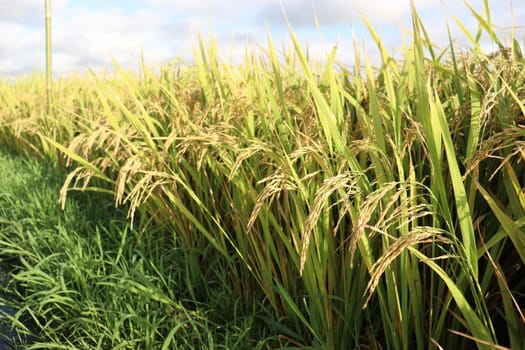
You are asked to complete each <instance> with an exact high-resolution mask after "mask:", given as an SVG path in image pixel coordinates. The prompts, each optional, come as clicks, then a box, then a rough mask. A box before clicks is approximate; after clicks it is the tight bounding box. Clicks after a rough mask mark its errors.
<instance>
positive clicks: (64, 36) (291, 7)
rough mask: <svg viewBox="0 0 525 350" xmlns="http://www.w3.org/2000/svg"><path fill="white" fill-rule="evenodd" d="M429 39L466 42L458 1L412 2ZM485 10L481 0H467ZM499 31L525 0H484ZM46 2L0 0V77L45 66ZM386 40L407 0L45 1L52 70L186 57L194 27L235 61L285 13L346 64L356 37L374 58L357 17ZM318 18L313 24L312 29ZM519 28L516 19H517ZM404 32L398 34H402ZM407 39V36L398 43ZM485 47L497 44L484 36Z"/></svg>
mask: <svg viewBox="0 0 525 350" xmlns="http://www.w3.org/2000/svg"><path fill="white" fill-rule="evenodd" d="M414 3H415V6H416V8H417V10H418V13H419V16H420V17H421V19H422V21H423V23H424V25H425V28H426V30H427V32H428V33H429V35H430V38H431V40H432V41H433V42H434V43H435V44H437V45H438V46H439V47H441V48H445V47H446V46H447V45H448V29H447V28H450V32H451V33H452V35H453V37H454V42H455V45H456V46H457V47H465V46H466V45H468V40H467V38H466V36H465V35H464V34H463V33H462V32H461V30H460V29H459V27H458V26H457V24H456V22H455V19H454V18H457V19H459V21H460V22H461V23H462V24H463V25H464V26H465V27H466V28H467V29H468V30H469V31H470V32H471V33H475V31H476V28H477V21H476V20H475V18H474V16H472V15H471V13H470V11H469V9H468V8H467V6H465V4H464V2H463V1H462V0H414ZM468 3H469V4H470V6H471V7H472V8H473V9H474V10H476V11H477V12H479V13H482V12H483V0H470V1H468ZM488 3H489V6H490V10H491V18H492V22H493V24H494V25H495V27H496V28H497V29H498V33H499V35H500V38H502V39H503V38H509V37H510V33H511V28H512V27H513V26H514V37H515V38H516V39H517V40H518V41H519V42H520V43H521V44H522V45H523V43H524V41H525V1H524V0H513V1H512V0H488ZM44 14H45V11H44V0H0V75H3V76H9V77H12V76H15V77H16V76H21V75H24V74H28V73H32V72H42V71H43V70H44V69H45V26H44ZM362 15H363V16H365V17H366V18H367V19H368V20H369V21H370V22H371V23H372V24H373V26H374V28H375V30H376V31H377V32H378V33H379V35H380V37H381V40H382V41H383V43H384V44H385V46H386V48H387V49H388V50H389V51H390V52H391V53H393V54H395V53H396V52H401V49H402V47H403V40H402V39H403V38H405V40H408V42H409V41H410V38H409V36H408V35H407V34H406V33H408V32H407V31H406V30H404V29H403V28H405V29H406V28H410V23H411V22H410V21H411V16H410V0H395V1H394V0H251V1H250V0H142V1H140V0H113V1H112V0H51V16H52V17H51V21H52V47H53V71H54V73H55V74H57V75H61V74H67V73H70V72H74V71H84V70H85V69H86V68H90V69H92V70H98V69H103V68H104V67H111V64H112V60H115V61H117V62H118V63H119V64H120V65H122V66H125V67H133V66H135V67H136V66H138V64H139V62H140V58H141V55H143V57H144V59H145V61H146V63H147V64H148V65H152V66H155V65H160V64H163V63H168V62H170V61H172V60H174V59H179V60H182V61H183V62H187V63H189V64H191V62H192V57H193V53H192V52H193V51H192V50H193V47H194V46H195V45H196V44H197V43H198V41H197V38H198V34H199V33H200V34H201V35H202V36H203V37H204V38H205V39H206V40H207V39H208V38H209V37H210V33H212V36H213V38H214V40H215V41H216V42H217V45H218V47H219V48H220V51H219V58H221V59H223V60H224V61H225V62H231V63H236V62H240V61H242V57H243V56H244V52H245V47H246V46H248V47H250V49H251V50H255V51H257V50H263V49H264V48H265V47H267V40H268V36H269V35H270V36H271V38H272V41H273V42H274V43H275V44H276V46H277V47H278V48H282V47H290V39H289V29H288V25H287V20H286V18H287V19H288V22H289V23H290V25H291V27H292V29H293V31H294V32H295V34H296V35H297V36H298V37H299V39H300V42H301V43H302V44H303V45H304V46H305V47H306V45H308V50H309V53H310V55H311V57H313V58H314V59H322V58H323V57H326V54H327V53H328V52H329V51H330V50H331V49H332V47H333V46H334V45H337V56H336V58H337V61H338V63H340V64H343V65H347V66H351V65H352V64H353V61H354V49H355V46H354V41H355V42H357V43H358V45H359V47H360V48H361V49H366V50H367V52H368V53H369V56H370V57H371V58H372V59H374V57H377V53H375V52H374V45H373V42H372V40H371V38H370V36H369V35H368V32H367V30H366V27H365V26H364V24H363V21H362V19H361V16H362ZM314 18H317V20H318V23H319V27H320V30H318V29H317V27H316V21H315V19H314ZM520 26H521V27H520ZM402 33H405V34H402ZM405 45H406V44H405ZM483 48H484V49H486V50H487V51H491V50H493V49H495V47H494V46H493V44H491V43H490V42H489V41H488V40H486V39H484V40H483Z"/></svg>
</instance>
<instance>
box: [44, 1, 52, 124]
mask: <svg viewBox="0 0 525 350" xmlns="http://www.w3.org/2000/svg"><path fill="white" fill-rule="evenodd" d="M44 1H45V8H46V17H45V19H46V96H47V114H48V115H50V114H51V82H52V79H53V74H52V72H51V3H50V1H51V0H44Z"/></svg>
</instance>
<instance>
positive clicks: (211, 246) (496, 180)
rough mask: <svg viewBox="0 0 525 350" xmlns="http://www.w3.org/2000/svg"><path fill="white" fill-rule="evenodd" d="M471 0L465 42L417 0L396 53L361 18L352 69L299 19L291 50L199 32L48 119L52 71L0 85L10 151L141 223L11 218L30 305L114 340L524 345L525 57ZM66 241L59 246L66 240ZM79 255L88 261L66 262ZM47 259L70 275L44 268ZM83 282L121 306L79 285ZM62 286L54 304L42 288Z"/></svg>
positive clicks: (74, 87) (88, 82) (98, 84)
mask: <svg viewBox="0 0 525 350" xmlns="http://www.w3.org/2000/svg"><path fill="white" fill-rule="evenodd" d="M471 10H472V16H473V18H475V19H476V21H477V22H478V30H477V31H476V33H469V32H467V31H466V30H465V29H464V27H463V26H462V24H461V23H459V21H458V24H459V26H460V28H462V29H463V30H464V34H465V37H466V38H467V39H468V40H469V41H470V43H469V47H468V48H465V49H464V50H463V51H458V50H457V48H454V47H453V46H452V39H451V46H449V47H444V48H439V47H438V46H437V45H435V44H434V43H433V42H432V41H431V38H430V37H429V36H428V33H427V32H426V30H425V28H424V24H423V23H422V22H421V20H420V18H419V17H418V14H417V12H416V10H415V8H412V25H413V28H412V31H413V33H412V42H410V43H409V45H407V46H406V47H403V48H401V50H402V52H403V56H402V59H401V60H396V59H394V58H393V57H392V56H391V55H390V54H389V53H388V52H387V50H386V49H385V47H384V46H383V44H382V41H381V38H380V37H379V36H378V35H377V34H376V33H375V31H374V28H373V27H372V26H371V25H370V24H369V23H368V22H367V21H366V19H364V21H365V24H366V25H367V26H368V27H369V31H370V33H371V34H372V37H373V38H374V41H375V44H376V45H377V47H378V49H379V51H380V52H381V62H380V64H379V65H377V66H376V67H374V66H373V65H372V64H371V63H370V58H369V57H367V56H366V55H363V54H362V51H361V50H360V48H359V47H356V59H355V61H356V65H355V67H354V68H353V69H352V70H349V69H346V68H345V67H344V66H341V65H339V64H338V63H337V62H336V60H335V49H334V50H333V51H332V52H330V53H329V54H327V59H326V61H324V62H322V63H320V62H312V61H311V60H310V59H309V58H308V55H307V54H306V53H305V52H304V50H303V49H302V48H301V46H300V44H299V42H298V40H297V39H296V37H295V36H294V34H293V31H292V30H291V29H290V34H291V38H292V45H291V46H290V47H288V48H284V49H283V51H282V52H277V51H276V49H275V45H274V43H273V42H272V40H271V39H269V40H268V48H267V50H266V51H264V52H249V51H248V50H247V51H246V57H245V61H244V62H243V63H242V64H241V65H238V66H234V65H231V64H228V63H223V62H219V60H218V58H217V55H216V46H215V44H214V42H213V39H212V38H211V39H210V40H209V42H208V43H206V41H205V40H204V39H202V38H200V40H199V42H198V45H197V46H196V49H195V60H194V62H195V64H194V65H191V66H187V65H184V64H180V63H177V62H176V63H172V64H169V65H166V66H163V67H160V68H158V69H151V68H149V67H146V66H144V65H142V66H141V70H140V72H138V73H137V72H132V71H125V70H123V69H121V68H120V67H119V66H118V65H116V66H115V70H114V71H113V72H110V73H105V74H102V73H100V74H87V75H85V76H77V75H70V76H67V77H64V78H61V79H57V80H56V81H55V82H54V85H53V86H54V95H53V96H54V100H53V101H54V102H53V103H54V106H53V108H52V110H53V111H54V112H53V114H52V115H48V114H47V113H46V108H45V106H46V104H45V103H44V101H45V80H44V79H43V77H41V76H32V77H28V78H25V79H20V80H19V81H17V82H16V83H15V84H10V83H3V84H2V86H1V89H0V103H2V105H3V106H4V107H3V109H2V110H1V111H0V125H1V128H0V139H1V140H2V141H3V143H4V145H5V147H9V148H11V149H16V150H18V151H19V152H21V153H25V154H29V155H33V156H36V157H38V158H40V159H44V160H47V161H49V162H52V163H53V164H57V166H58V167H59V168H61V169H63V170H65V171H66V172H67V177H66V178H65V179H64V178H62V179H60V180H59V182H62V183H63V185H62V187H61V189H60V190H59V189H58V187H56V188H55V195H58V193H60V202H61V204H62V205H65V208H66V211H67V210H68V209H67V208H68V206H69V205H73V206H74V205H79V203H84V205H85V206H86V208H83V209H82V210H80V212H82V213H83V215H84V214H86V215H87V213H88V212H89V211H90V210H91V209H89V208H90V206H93V205H94V203H98V201H100V199H99V198H105V199H106V200H107V202H100V203H107V206H106V208H107V210H105V214H107V213H108V212H112V210H110V209H109V208H113V204H114V205H115V206H117V207H119V208H124V210H127V214H128V218H127V219H129V221H128V220H126V219H125V215H124V216H120V219H119V220H117V221H116V223H118V225H117V228H115V224H113V225H108V226H103V227H105V228H104V229H102V228H99V229H98V230H97V228H96V227H98V226H97V224H93V225H94V228H92V229H90V230H88V229H86V230H85V231H86V232H89V233H86V232H84V233H82V232H80V233H78V234H81V237H83V238H82V239H85V240H87V241H86V246H85V249H86V251H85V252H84V251H82V252H80V251H79V250H78V249H79V248H78V247H79V242H80V241H79V239H77V238H74V237H75V236H74V233H75V232H77V231H76V229H75V226H73V228H72V229H71V230H70V229H68V228H66V227H64V225H65V224H61V225H55V226H56V227H55V228H53V229H51V231H49V229H47V230H46V229H38V230H37V229H32V228H31V226H29V229H25V228H23V227H25V226H23V222H24V219H19V220H14V221H13V220H12V224H11V225H10V226H9V227H10V228H9V230H10V231H9V232H8V234H7V235H5V237H4V238H2V240H3V241H4V240H5V242H7V243H6V244H7V245H6V249H14V248H10V247H11V246H13V247H19V245H21V244H23V245H22V247H23V249H22V248H20V249H19V248H16V249H17V250H15V251H14V252H13V255H14V256H19V257H20V258H19V261H20V262H21V264H19V265H21V267H22V268H25V269H26V273H22V274H21V277H20V278H19V279H18V280H17V279H16V278H14V279H13V281H16V283H19V284H21V285H22V286H23V287H24V288H22V289H23V290H28V289H29V290H30V291H31V290H32V291H33V292H30V293H29V294H27V297H26V299H28V300H29V301H31V302H33V300H40V302H35V307H34V308H32V309H31V310H33V309H36V310H39V313H41V314H40V316H39V317H33V319H34V322H36V323H39V324H46V322H50V323H49V325H50V326H49V327H41V328H44V329H46V330H47V331H48V332H51V333H50V334H55V332H56V333H57V334H61V335H60V337H63V338H60V339H59V340H58V339H55V341H56V342H58V341H62V342H63V341H64V339H68V341H70V342H79V341H80V342H83V341H86V342H91V343H90V344H95V343H96V344H98V341H102V340H97V342H95V341H94V340H93V339H94V337H95V338H96V339H99V338H98V336H97V334H103V337H104V338H103V339H104V340H103V342H107V343H104V344H102V345H101V346H102V347H105V346H110V347H111V346H117V345H116V344H121V343H122V344H123V343H124V342H125V341H132V342H133V341H138V342H141V344H140V346H142V347H146V348H147V347H156V346H158V345H153V344H154V343H155V342H156V341H157V339H162V340H160V341H159V342H158V343H155V344H159V345H163V344H164V341H165V340H166V339H170V340H169V341H171V339H177V341H182V342H184V341H188V342H189V343H190V344H186V343H181V344H180V345H179V344H178V345H174V344H171V343H170V344H167V343H166V345H167V346H173V347H177V346H181V347H184V346H188V347H191V346H196V345H195V344H199V345H198V346H204V347H206V346H209V347H212V346H215V345H216V344H219V343H220V344H222V343H221V342H224V343H225V344H226V345H225V346H226V347H230V346H231V347H234V344H233V343H235V342H236V341H237V340H239V339H245V338H242V337H248V338H246V339H248V340H247V341H244V340H243V341H242V343H243V344H249V345H244V346H248V347H256V346H258V345H257V344H259V341H261V342H262V343H261V344H260V346H261V347H266V346H268V347H288V348H291V347H294V346H295V347H306V348H313V349H351V348H360V347H361V348H371V349H427V348H428V349H433V348H437V349H439V348H445V349H459V348H472V347H475V346H477V347H478V348H480V349H502V348H516V349H518V348H523V347H524V344H523V341H524V340H523V337H522V336H521V335H522V334H525V325H524V324H525V317H524V312H523V305H524V300H525V299H524V297H525V282H524V280H523V279H521V278H519V276H521V275H522V274H523V263H524V261H525V241H524V238H523V237H524V236H525V234H524V232H525V231H524V230H525V229H524V226H525V221H524V219H523V218H524V217H525V195H524V193H523V188H524V187H525V178H524V174H525V168H524V161H525V155H524V154H525V153H524V142H525V128H524V125H525V117H524V115H525V106H524V104H523V101H524V100H525V65H524V58H523V53H522V51H521V48H520V46H519V45H518V44H517V41H516V40H515V39H514V38H510V40H509V41H508V42H509V43H510V46H509V47H506V46H505V45H504V44H503V40H502V39H500V38H498V37H497V36H496V34H495V33H494V31H493V25H492V22H491V17H490V11H489V6H488V1H484V8H483V10H482V11H481V12H479V13H478V12H476V11H474V10H473V9H471ZM482 37H486V38H489V40H490V41H491V42H492V43H493V45H494V47H496V48H497V50H496V51H495V52H494V53H493V54H488V53H486V52H483V51H482V50H481V49H480V47H481V38H482ZM62 180H63V181H62ZM30 187H31V188H33V187H32V185H30V182H28V183H27V184H26V185H25V189H24V190H23V191H25V192H29V193H30V195H35V191H28V190H27V189H28V188H30ZM39 192H43V193H45V191H43V190H42V191H40V190H39V191H36V193H39ZM88 193H89V196H88V197H86V196H87V194H88ZM91 195H96V196H100V197H91ZM93 198H97V199H93ZM55 199H56V197H54V198H53V200H52V201H54V200H55ZM52 201H46V203H51V202H52ZM110 201H111V202H110ZM71 203H73V204H71ZM75 203H77V204H75ZM90 203H91V204H90ZM110 203H111V205H110ZM45 208H46V207H45V206H44V207H43V208H42V209H32V212H35V215H37V216H38V215H39V214H38V213H39V212H45ZM54 208H55V210H58V208H57V207H54ZM119 210H122V209H119ZM44 217H45V218H46V217H48V216H44ZM56 217H59V216H58V214H57V216H56ZM95 217H97V218H98V216H95ZM101 217H102V216H101ZM19 221H21V222H22V223H20V222H19ZM81 221H82V222H86V223H89V222H93V221H94V220H93V216H91V215H87V216H86V217H85V218H84V219H82V220H81ZM95 221H96V220H95ZM32 225H33V224H32ZM119 225H122V226H119ZM131 225H132V226H131ZM81 227H83V226H81ZM131 227H133V229H131ZM28 232H29V233H28ZM72 237H73V238H72ZM51 239H53V240H63V242H61V244H60V245H59V247H62V250H57V251H55V250H53V253H51V251H50V244H49V243H46V242H49V241H50V240H51ZM10 242H15V243H16V242H17V243H16V244H15V243H10ZM53 247H55V245H53ZM63 247H69V248H68V249H67V250H64V249H63ZM64 256H71V260H72V261H78V262H77V263H76V265H74V264H73V263H71V265H72V266H80V267H79V268H78V269H76V270H75V269H74V270H71V269H69V268H65V267H64V266H62V267H61V265H60V264H58V263H57V261H56V260H57V259H58V258H62V257H64ZM22 258H23V259H22ZM28 261H29V262H30V263H27V264H26V263H24V262H28ZM57 264H58V265H57ZM78 264H80V265H78ZM36 266H37V267H38V269H35V267H36ZM67 266H69V265H67ZM48 267H49V268H51V269H52V270H54V271H59V272H60V273H59V274H58V275H57V274H50V272H49V271H48V270H45V272H44V273H43V274H42V273H40V272H41V271H42V270H41V268H48ZM27 271H30V272H27ZM79 271H80V272H79ZM61 274H62V275H61ZM26 276H29V277H26ZM57 276H58V277H57ZM60 276H62V277H60ZM79 276H80V277H79ZM25 278H29V280H30V281H32V282H27V281H26V280H25ZM87 278H89V279H95V280H97V282H96V288H95V287H94V288H91V289H90V291H95V292H96V293H94V295H95V297H98V296H100V295H102V296H103V297H104V298H106V301H105V302H106V303H107V304H108V305H110V306H111V308H110V310H115V311H109V312H107V313H106V312H104V311H103V309H102V308H101V307H100V303H101V301H97V302H96V303H94V304H88V306H86V304H85V303H84V302H85V301H84V299H83V298H80V297H79V294H78V293H77V292H76V291H75V292H73V293H70V291H71V290H73V289H71V288H72V287H71V286H70V285H71V284H75V283H77V284H78V283H80V284H82V283H85V282H86V279H87ZM83 281H84V282H83ZM13 283H15V282H13ZM39 288H40V289H39ZM49 290H53V291H54V293H55V294H57V293H56V291H59V292H60V293H58V300H56V299H52V300H55V301H56V303H55V302H54V303H46V302H45V301H42V299H39V298H40V297H41V296H46V295H47V296H49V295H48V294H46V292H45V291H49ZM124 291H127V292H128V294H125V295H126V296H128V297H130V295H133V296H134V297H136V298H138V299H136V300H138V303H137V304H132V306H128V304H129V303H130V302H131V301H130V300H131V299H128V298H127V297H121V295H122V294H123V292H124ZM47 293H49V292H47ZM80 295H81V294H80ZM130 298H131V297H130ZM108 300H109V301H108ZM144 300H148V302H145V301H144ZM185 300H190V301H191V302H190V303H193V304H190V306H187V304H185ZM64 301H67V302H65V303H64ZM196 301H199V302H200V303H198V302H196ZM181 303H182V304H181ZM29 305H31V304H29ZM64 305H68V306H69V305H71V306H72V307H73V308H74V309H75V310H76V311H75V312H74V314H75V315H76V317H77V318H73V319H75V320H77V321H75V322H73V321H71V320H70V318H62V317H63V316H61V315H63V314H64V312H65V311H64V309H65V306H64ZM191 305H193V306H191ZM195 305H197V306H201V307H202V308H200V307H197V306H195ZM86 310H88V311H86ZM206 310H214V311H210V312H208V311H206ZM203 312H204V314H203ZM86 313H87V314H86ZM86 315H87V316H86ZM243 315H249V316H243ZM88 316H89V317H95V321H93V319H92V318H89V317H88ZM56 317H58V318H59V319H60V320H61V321H64V320H66V319H67V320H68V321H67V322H65V321H64V322H65V324H66V325H67V329H68V331H67V332H68V335H69V337H65V336H64V335H63V333H61V329H62V327H63V326H62V325H63V323H62V322H54V321H55V318H56ZM99 317H100V319H99ZM188 319H189V320H191V322H190V321H187V320H188ZM185 322H186V323H185ZM187 322H189V323H187ZM230 322H233V323H230ZM259 322H262V323H259ZM86 324H93V327H90V328H89V329H90V330H91V331H88V332H87V333H85V334H84V333H83V332H84V331H83V330H84V329H85V327H86ZM185 324H188V327H189V328H188V327H185V326H184V325H185ZM223 324H228V325H229V326H227V327H225V328H224V327H222V326H221V327H218V328H217V326H216V325H223ZM250 326H251V327H252V328H250ZM247 329H255V333H249V332H248V333H246V332H245V330H247ZM95 330H96V331H95ZM181 332H182V333H181ZM217 332H218V333H217ZM232 332H233V333H232ZM179 333H181V334H182V336H181V338H179V337H178V335H179ZM236 333H237V336H235V334H236ZM53 336H55V335H53ZM56 336H58V335H56ZM172 336H176V337H175V338H172ZM124 339H126V340H124ZM130 339H131V340H130ZM236 339H237V340H236ZM169 341H168V342H169ZM239 343H241V341H240V340H239ZM203 344H204V345H203ZM79 346H80V345H79ZM127 346H130V347H133V346H137V344H128V345H127ZM217 346H218V345H217Z"/></svg>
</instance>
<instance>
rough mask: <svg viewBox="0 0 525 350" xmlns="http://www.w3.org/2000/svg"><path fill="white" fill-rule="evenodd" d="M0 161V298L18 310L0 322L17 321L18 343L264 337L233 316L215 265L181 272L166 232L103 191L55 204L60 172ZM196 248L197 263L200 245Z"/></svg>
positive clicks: (207, 343) (112, 344) (48, 345)
mask: <svg viewBox="0 0 525 350" xmlns="http://www.w3.org/2000/svg"><path fill="white" fill-rule="evenodd" d="M0 164H1V166H0V259H1V260H0V261H1V263H2V268H3V270H4V271H5V272H8V273H9V276H10V277H9V283H8V284H7V285H6V286H4V287H1V295H2V296H3V297H0V303H1V304H2V305H4V306H6V305H8V306H9V307H12V308H14V309H15V310H18V312H17V313H16V314H14V315H13V314H6V313H4V312H2V316H1V317H0V322H1V323H2V324H3V326H5V327H8V328H9V327H12V326H13V327H15V328H16V330H17V332H18V334H19V335H20V338H22V340H23V341H25V342H26V344H25V345H24V348H29V349H38V348H41V349H53V348H57V349H66V348H67V349H95V348H99V349H109V348H111V349H117V348H119V349H120V348H122V349H137V348H146V349H153V348H158V349H160V348H166V349H175V348H176V349H185V348H187V349H193V348H196V347H198V348H205V349H254V348H259V349H263V348H267V347H268V345H269V344H270V343H271V339H270V337H267V336H266V335H265V334H264V327H261V326H260V325H259V324H258V323H260V321H256V318H255V315H254V313H251V314H247V313H244V314H243V313H241V311H240V308H239V305H238V303H239V302H238V300H236V299H235V296H234V295H232V293H231V291H230V290H229V289H226V288H227V286H225V285H224V284H223V281H222V279H224V278H226V277H225V274H226V272H225V270H224V269H223V267H221V266H220V265H218V264H215V265H214V264H213V262H209V263H210V266H209V267H208V268H207V269H206V271H204V270H202V271H201V274H199V275H195V274H189V273H188V271H189V269H190V268H192V267H190V266H189V265H191V264H198V262H196V261H192V260H191V259H190V258H189V257H188V254H187V253H186V252H185V251H184V250H183V249H182V248H180V249H179V248H177V247H174V246H173V243H172V237H162V235H160V234H158V233H156V232H154V231H152V230H143V231H139V230H134V229H132V228H131V227H130V225H129V222H128V221H127V220H126V213H125V211H123V210H122V209H115V208H114V207H113V205H112V202H111V198H110V197H108V196H106V195H97V194H93V195H89V196H87V197H83V198H82V201H79V200H77V198H72V200H70V201H69V202H68V204H67V205H66V207H65V210H64V211H62V210H61V209H60V205H59V203H58V192H59V189H60V186H61V184H62V182H63V181H64V179H65V173H64V172H63V171H61V170H60V169H58V168H57V167H54V166H48V165H45V164H42V163H38V162H36V161H34V160H29V159H27V158H25V157H21V156H17V155H13V154H10V153H7V152H5V151H1V152H0ZM76 197H78V196H76ZM199 255H200V256H201V257H202V258H203V260H205V255H206V252H199ZM252 307H253V308H254V312H255V305H254V306H252ZM6 329H7V328H6ZM2 336H4V335H3V334H0V337H2ZM4 340H5V341H10V340H11V339H4Z"/></svg>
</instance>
